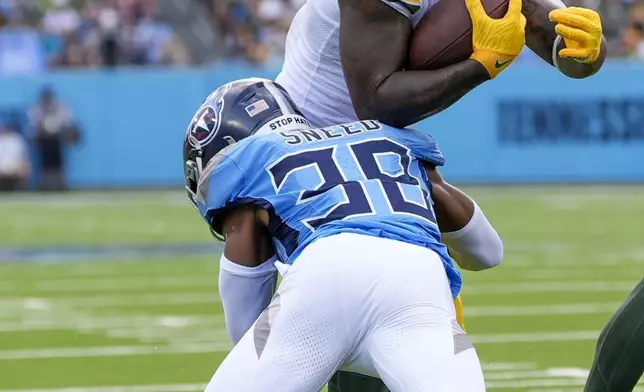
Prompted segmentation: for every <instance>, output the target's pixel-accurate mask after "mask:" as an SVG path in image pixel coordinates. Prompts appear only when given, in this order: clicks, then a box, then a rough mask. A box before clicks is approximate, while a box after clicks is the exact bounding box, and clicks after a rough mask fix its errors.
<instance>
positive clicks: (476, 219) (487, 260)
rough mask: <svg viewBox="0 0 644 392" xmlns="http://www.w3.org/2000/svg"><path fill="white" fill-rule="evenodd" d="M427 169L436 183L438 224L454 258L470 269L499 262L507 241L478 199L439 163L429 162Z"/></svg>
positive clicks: (434, 197) (482, 268) (435, 198)
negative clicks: (442, 170) (444, 174)
mask: <svg viewBox="0 0 644 392" xmlns="http://www.w3.org/2000/svg"><path fill="white" fill-rule="evenodd" d="M425 171H426V172H427V176H428V178H429V181H430V182H431V184H432V199H433V200H434V202H435V204H434V209H435V212H436V220H437V221H438V227H439V228H440V231H441V233H442V234H441V236H442V239H443V242H444V243H445V245H447V246H448V248H449V250H450V255H451V256H452V257H453V259H454V260H455V261H456V262H457V263H458V265H459V266H460V267H461V268H463V269H465V270H469V271H480V270H484V269H489V268H492V267H494V266H497V265H499V264H500V263H501V261H502V260H503V241H502V240H501V237H499V235H498V234H497V232H496V230H494V228H493V227H492V225H491V224H490V222H489V221H488V220H487V218H486V217H485V215H484V214H483V212H482V211H481V209H480V208H479V207H478V205H477V204H476V202H474V200H473V199H472V198H471V197H469V196H468V195H467V194H466V193H465V192H463V191H462V190H460V189H458V188H457V187H455V186H453V185H451V184H449V183H448V182H446V181H445V180H444V179H443V177H442V176H441V174H440V172H439V171H438V169H436V167H435V166H433V165H429V164H425Z"/></svg>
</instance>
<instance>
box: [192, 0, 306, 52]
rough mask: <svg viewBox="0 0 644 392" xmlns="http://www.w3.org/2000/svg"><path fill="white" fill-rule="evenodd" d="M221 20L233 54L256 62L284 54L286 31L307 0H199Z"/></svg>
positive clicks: (222, 32) (214, 17) (215, 18)
mask: <svg viewBox="0 0 644 392" xmlns="http://www.w3.org/2000/svg"><path fill="white" fill-rule="evenodd" d="M198 1H201V2H203V3H204V4H206V5H207V6H208V7H209V9H210V11H211V12H212V15H213V19H214V20H215V21H217V27H218V30H219V33H220V34H221V35H222V36H223V37H224V40H225V42H226V46H227V47H228V50H229V53H228V54H229V55H230V56H234V57H244V58H246V59H248V60H250V61H252V62H256V63H257V62H259V63H261V62H266V61H267V60H268V59H270V58H271V57H272V56H278V57H279V56H282V55H283V53H284V41H285V39H286V33H287V32H288V28H289V26H290V24H291V20H292V19H293V17H294V16H295V13H296V12H297V11H298V9H299V8H300V7H301V6H302V5H303V4H304V3H305V2H306V0H198Z"/></svg>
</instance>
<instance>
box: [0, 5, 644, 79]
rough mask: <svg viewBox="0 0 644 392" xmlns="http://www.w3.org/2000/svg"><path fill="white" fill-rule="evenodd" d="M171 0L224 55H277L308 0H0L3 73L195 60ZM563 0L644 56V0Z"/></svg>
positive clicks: (259, 59)
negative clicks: (205, 24)
mask: <svg viewBox="0 0 644 392" xmlns="http://www.w3.org/2000/svg"><path fill="white" fill-rule="evenodd" d="M172 1H185V3H182V7H197V8H198V10H197V11H199V12H205V13H206V15H208V18H207V19H208V20H209V21H210V22H212V25H211V27H212V29H213V32H214V33H215V34H216V35H217V36H219V37H220V38H221V40H222V41H223V42H224V43H225V48H226V49H225V53H222V54H223V56H224V57H234V58H243V59H246V60H249V61H251V62H254V63H266V62H268V61H270V60H276V61H277V62H278V63H279V61H280V59H281V57H282V56H283V52H284V41H285V37H286V33H287V31H288V28H289V25H290V22H291V20H292V18H293V16H294V15H295V13H296V12H297V10H298V9H299V8H300V7H301V6H302V5H303V4H304V2H305V1H306V0H0V73H29V72H38V71H42V70H45V69H48V68H56V67H104V66H107V67H109V66H117V65H189V64H192V63H193V62H194V61H192V59H191V56H190V51H189V50H188V46H189V44H190V43H191V40H190V39H188V40H187V42H183V41H182V39H181V38H180V36H179V34H177V33H176V30H179V29H176V27H177V26H173V25H172V23H169V22H167V21H164V19H163V18H162V17H161V12H160V5H167V4H170V3H163V2H172ZM565 2H566V3H568V4H569V5H580V6H585V7H589V8H593V9H596V10H598V11H600V13H601V14H602V16H603V20H604V31H605V35H606V36H607V37H608V39H609V41H610V42H609V43H610V49H611V50H610V55H612V56H621V57H632V58H636V59H640V60H644V0H565ZM171 5H175V6H176V5H177V4H174V3H172V4H171ZM170 12H171V11H170ZM184 23H185V22H184ZM192 39H193V40H194V38H192Z"/></svg>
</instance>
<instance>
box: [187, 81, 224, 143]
mask: <svg viewBox="0 0 644 392" xmlns="http://www.w3.org/2000/svg"><path fill="white" fill-rule="evenodd" d="M229 88H230V85H229V84H227V85H225V86H222V87H220V88H218V89H217V90H215V91H214V92H213V93H212V94H210V95H209V96H208V98H206V101H205V102H204V103H203V104H202V105H201V108H199V111H198V112H197V114H196V115H195V116H194V117H193V119H192V123H191V124H190V136H191V138H190V142H191V143H192V144H195V143H194V141H196V142H197V143H199V146H195V147H203V146H205V145H207V144H208V143H210V142H211V141H212V140H213V139H214V138H215V136H217V132H218V131H219V127H220V125H221V113H222V112H223V110H224V94H225V93H226V91H228V89H229Z"/></svg>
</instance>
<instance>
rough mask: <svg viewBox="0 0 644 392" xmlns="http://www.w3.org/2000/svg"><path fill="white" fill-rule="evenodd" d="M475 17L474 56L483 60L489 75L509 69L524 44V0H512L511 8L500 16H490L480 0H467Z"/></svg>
mask: <svg viewBox="0 0 644 392" xmlns="http://www.w3.org/2000/svg"><path fill="white" fill-rule="evenodd" d="M465 4H466V6H467V10H468V11H469V14H470V18H471V19H472V46H473V48H474V53H472V57H471V58H472V59H473V60H476V61H478V62H479V63H481V64H482V65H483V66H484V67H485V69H486V70H487V72H488V73H489V74H490V78H494V77H495V76H496V75H498V74H499V73H500V72H501V71H503V70H504V69H506V68H507V67H508V65H510V63H512V61H514V59H515V58H516V57H517V56H518V55H519V54H520V53H521V51H522V50H523V46H524V45H525V25H526V19H525V16H523V14H522V13H521V5H522V0H510V2H509V5H508V12H507V13H506V14H505V16H504V17H503V18H501V19H494V18H492V17H490V16H489V15H488V14H487V13H486V12H485V9H484V8H483V4H482V3H481V0H465Z"/></svg>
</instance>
